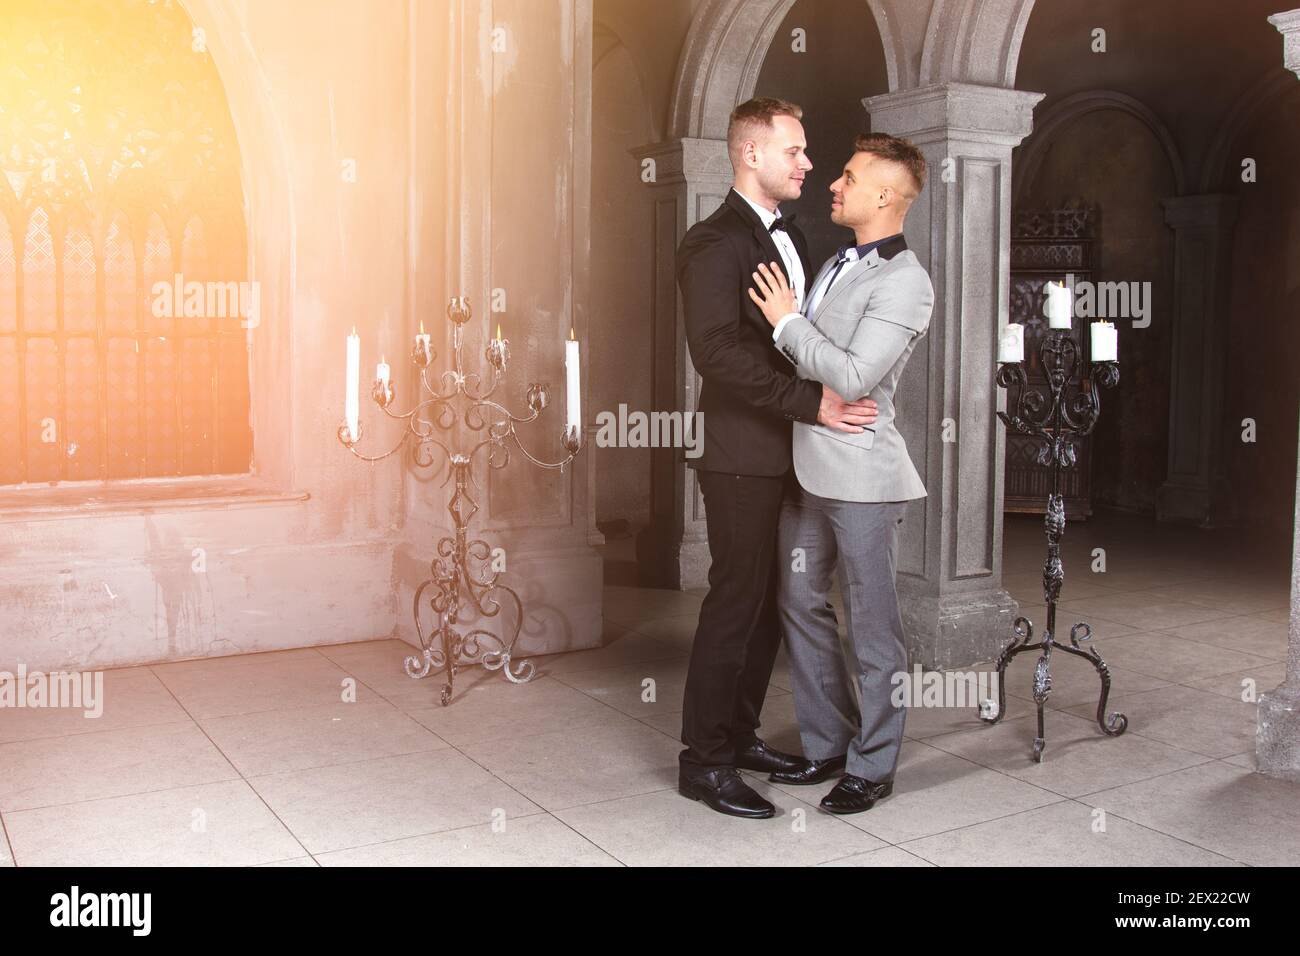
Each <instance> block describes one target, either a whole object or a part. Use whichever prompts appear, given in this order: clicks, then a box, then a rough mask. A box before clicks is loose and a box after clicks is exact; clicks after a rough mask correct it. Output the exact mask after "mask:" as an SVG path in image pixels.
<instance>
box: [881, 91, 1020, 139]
mask: <svg viewBox="0 0 1300 956" xmlns="http://www.w3.org/2000/svg"><path fill="white" fill-rule="evenodd" d="M1045 95H1046V94H1043V93H1032V92H1028V91H1025V90H1013V89H1007V88H1006V87H1001V86H979V85H976V84H974V83H940V84H937V85H935V86H922V87H917V88H914V89H910V90H898V91H895V92H893V93H882V94H880V95H879V96H868V97H867V98H865V99H864V100H863V101H862V105H863V106H864V107H866V110H867V112H868V113H870V114H871V128H872V129H873V130H875V131H876V132H878V133H893V134H895V135H906V136H907V137H908V138H909V139H911V140H912V142H914V143H916V144H917V145H921V144H922V143H927V142H934V141H937V140H941V139H951V138H960V139H964V140H970V141H973V142H984V143H989V144H991V145H996V146H1004V147H1015V146H1018V145H1019V144H1020V141H1021V140H1022V139H1024V138H1025V137H1026V136H1028V135H1029V133H1030V131H1031V130H1032V129H1033V128H1034V107H1035V106H1036V105H1037V104H1038V102H1039V100H1041V99H1042V98H1043V97H1044V96H1045Z"/></svg>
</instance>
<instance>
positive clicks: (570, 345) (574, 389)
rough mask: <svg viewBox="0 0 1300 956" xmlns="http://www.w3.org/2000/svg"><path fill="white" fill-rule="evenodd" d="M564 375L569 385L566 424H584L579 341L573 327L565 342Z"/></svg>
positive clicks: (576, 425) (568, 425)
mask: <svg viewBox="0 0 1300 956" xmlns="http://www.w3.org/2000/svg"><path fill="white" fill-rule="evenodd" d="M564 375H565V384H566V385H567V386H568V387H567V391H566V397H567V398H568V402H567V410H566V414H565V422H564V423H565V425H566V426H567V427H569V428H579V429H580V428H581V426H582V388H581V380H580V377H579V374H578V343H577V342H576V341H575V340H574V338H573V329H569V341H567V342H565V343H564Z"/></svg>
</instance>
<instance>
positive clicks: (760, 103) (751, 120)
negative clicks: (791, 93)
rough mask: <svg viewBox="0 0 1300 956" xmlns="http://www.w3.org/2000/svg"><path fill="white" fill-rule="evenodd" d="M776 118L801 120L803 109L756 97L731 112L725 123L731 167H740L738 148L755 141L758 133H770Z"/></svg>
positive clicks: (786, 101)
mask: <svg viewBox="0 0 1300 956" xmlns="http://www.w3.org/2000/svg"><path fill="white" fill-rule="evenodd" d="M778 116H790V117H793V118H794V119H803V108H802V107H800V106H797V105H796V104H794V103H791V102H789V101H788V100H778V99H776V98H775V97H771V96H756V97H754V98H753V99H752V100H746V101H745V102H743V103H741V104H740V105H739V106H737V107H736V108H735V109H734V110H732V111H731V119H730V121H728V123H727V155H728V156H730V157H731V164H732V165H733V166H736V167H739V165H740V147H741V146H742V145H743V144H744V143H745V141H746V140H751V139H756V138H757V137H758V135H759V133H760V132H771V131H772V128H773V123H772V121H773V120H774V119H775V118H776V117H778Z"/></svg>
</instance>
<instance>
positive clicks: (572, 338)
mask: <svg viewBox="0 0 1300 956" xmlns="http://www.w3.org/2000/svg"><path fill="white" fill-rule="evenodd" d="M574 337H575V336H574V334H573V326H569V341H570V342H572V341H573V340H574Z"/></svg>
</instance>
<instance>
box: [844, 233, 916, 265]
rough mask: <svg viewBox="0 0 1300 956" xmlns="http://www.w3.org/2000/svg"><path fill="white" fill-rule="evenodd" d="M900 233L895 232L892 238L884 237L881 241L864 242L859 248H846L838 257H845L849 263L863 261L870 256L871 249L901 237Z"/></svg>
mask: <svg viewBox="0 0 1300 956" xmlns="http://www.w3.org/2000/svg"><path fill="white" fill-rule="evenodd" d="M902 235H903V234H902V233H901V232H896V233H894V234H893V235H892V236H885V237H884V238H883V239H874V240H872V241H871V242H864V243H863V244H862V245H860V246H846V247H844V249H842V250H841V252H840V255H842V256H845V257H846V258H848V259H849V260H850V261H852V260H855V259H856V260H861V259H865V258H866V257H867V256H869V255H870V254H871V250H872V249H878V248H880V247H881V246H883V245H884V244H885V243H887V242H889V241H891V240H894V239H899V238H901V237H902Z"/></svg>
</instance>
